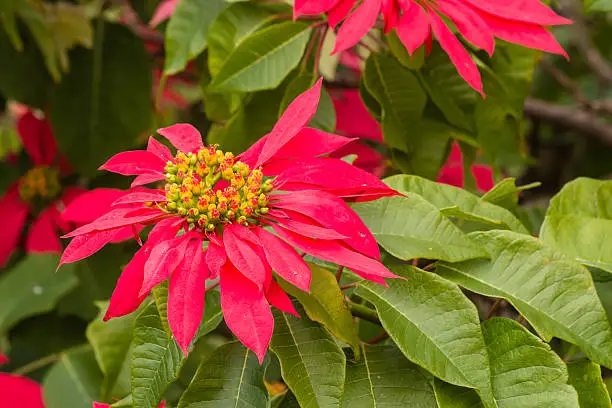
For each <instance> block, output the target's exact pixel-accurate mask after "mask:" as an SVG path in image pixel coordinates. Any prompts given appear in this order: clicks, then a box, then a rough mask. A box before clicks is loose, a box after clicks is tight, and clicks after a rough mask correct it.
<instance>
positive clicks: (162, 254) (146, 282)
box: [139, 234, 189, 296]
mask: <svg viewBox="0 0 612 408" xmlns="http://www.w3.org/2000/svg"><path fill="white" fill-rule="evenodd" d="M186 235H187V234H185V235H181V236H179V237H176V238H173V239H169V240H167V241H163V242H160V243H158V244H157V245H155V246H154V247H153V249H152V250H151V255H149V259H147V262H146V263H145V266H144V279H143V282H142V287H141V288H140V293H139V295H141V296H143V295H146V294H147V293H149V292H150V291H151V289H153V288H154V287H155V286H157V285H159V284H160V283H162V282H163V281H165V280H166V279H168V278H169V277H170V276H171V275H172V273H173V272H174V270H175V269H176V268H177V267H178V266H179V264H180V263H181V262H182V261H183V258H184V257H185V248H187V244H188V243H189V238H188V237H187V236H186Z"/></svg>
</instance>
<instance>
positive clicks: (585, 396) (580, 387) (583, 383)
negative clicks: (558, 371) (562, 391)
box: [567, 360, 612, 408]
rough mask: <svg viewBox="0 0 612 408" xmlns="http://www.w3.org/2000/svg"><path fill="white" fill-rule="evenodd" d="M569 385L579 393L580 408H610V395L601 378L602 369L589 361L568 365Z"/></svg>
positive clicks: (574, 362)
mask: <svg viewBox="0 0 612 408" xmlns="http://www.w3.org/2000/svg"><path fill="white" fill-rule="evenodd" d="M567 371H568V372H569V383H570V384H571V385H572V386H573V387H574V388H575V389H576V391H577V392H578V399H579V400H580V408H610V407H612V404H611V403H610V394H608V390H607V389H606V385H605V384H604V382H603V380H602V378H601V368H600V367H599V366H598V365H597V364H595V363H593V362H591V361H588V360H580V361H570V362H569V363H567Z"/></svg>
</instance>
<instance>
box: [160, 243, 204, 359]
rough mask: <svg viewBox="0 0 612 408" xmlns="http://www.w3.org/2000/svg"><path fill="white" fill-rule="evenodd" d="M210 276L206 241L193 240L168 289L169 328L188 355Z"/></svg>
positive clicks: (201, 313)
mask: <svg viewBox="0 0 612 408" xmlns="http://www.w3.org/2000/svg"><path fill="white" fill-rule="evenodd" d="M208 276H209V272H208V268H207V267H206V263H205V262H204V260H203V254H202V241H201V240H199V239H195V240H192V241H191V242H189V244H188V245H187V248H186V250H185V258H184V259H183V262H181V264H180V265H179V266H178V268H176V270H175V271H174V273H173V274H172V277H171V278H170V285H169V287H168V324H169V325H170V329H171V330H172V334H173V335H174V338H175V339H176V342H177V343H178V345H179V346H180V347H181V349H182V350H183V352H184V353H185V355H187V353H188V351H189V345H190V344H191V341H192V340H193V336H195V334H196V332H197V331H198V327H199V326H200V322H201V321H202V315H203V313H204V293H205V285H206V279H207V278H208Z"/></svg>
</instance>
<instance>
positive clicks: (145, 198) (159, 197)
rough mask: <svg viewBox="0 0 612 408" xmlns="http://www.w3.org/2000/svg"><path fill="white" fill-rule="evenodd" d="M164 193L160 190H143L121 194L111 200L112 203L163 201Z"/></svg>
mask: <svg viewBox="0 0 612 408" xmlns="http://www.w3.org/2000/svg"><path fill="white" fill-rule="evenodd" d="M165 199H166V194H165V193H164V192H163V191H162V190H145V191H136V192H134V193H128V194H123V195H122V196H121V197H119V198H118V199H116V200H115V201H113V203H112V205H120V204H135V203H146V202H150V201H153V202H155V201H164V200H165Z"/></svg>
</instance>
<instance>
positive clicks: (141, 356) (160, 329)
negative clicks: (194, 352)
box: [131, 302, 185, 408]
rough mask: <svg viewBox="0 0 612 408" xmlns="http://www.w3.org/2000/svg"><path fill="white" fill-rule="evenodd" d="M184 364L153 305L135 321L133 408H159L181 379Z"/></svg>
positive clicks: (177, 347) (181, 354) (132, 372)
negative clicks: (169, 388)
mask: <svg viewBox="0 0 612 408" xmlns="http://www.w3.org/2000/svg"><path fill="white" fill-rule="evenodd" d="M184 360H185V357H184V355H183V352H182V351H181V349H180V348H179V346H178V345H177V344H176V341H174V339H173V338H172V337H170V335H169V334H168V333H166V331H165V330H164V325H163V324H162V320H161V318H160V314H159V312H158V310H157V306H156V304H155V302H151V303H150V304H149V305H148V306H147V307H146V308H145V309H144V310H143V311H142V312H140V313H139V314H138V317H136V320H135V321H134V346H133V350H132V366H131V367H132V368H131V374H132V397H133V399H134V408H157V406H158V404H159V403H160V402H161V400H162V398H163V396H164V393H165V391H166V388H167V387H168V385H169V384H170V383H172V382H173V381H175V380H176V379H177V378H178V373H179V370H180V368H181V366H182V364H183V362H184Z"/></svg>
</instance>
